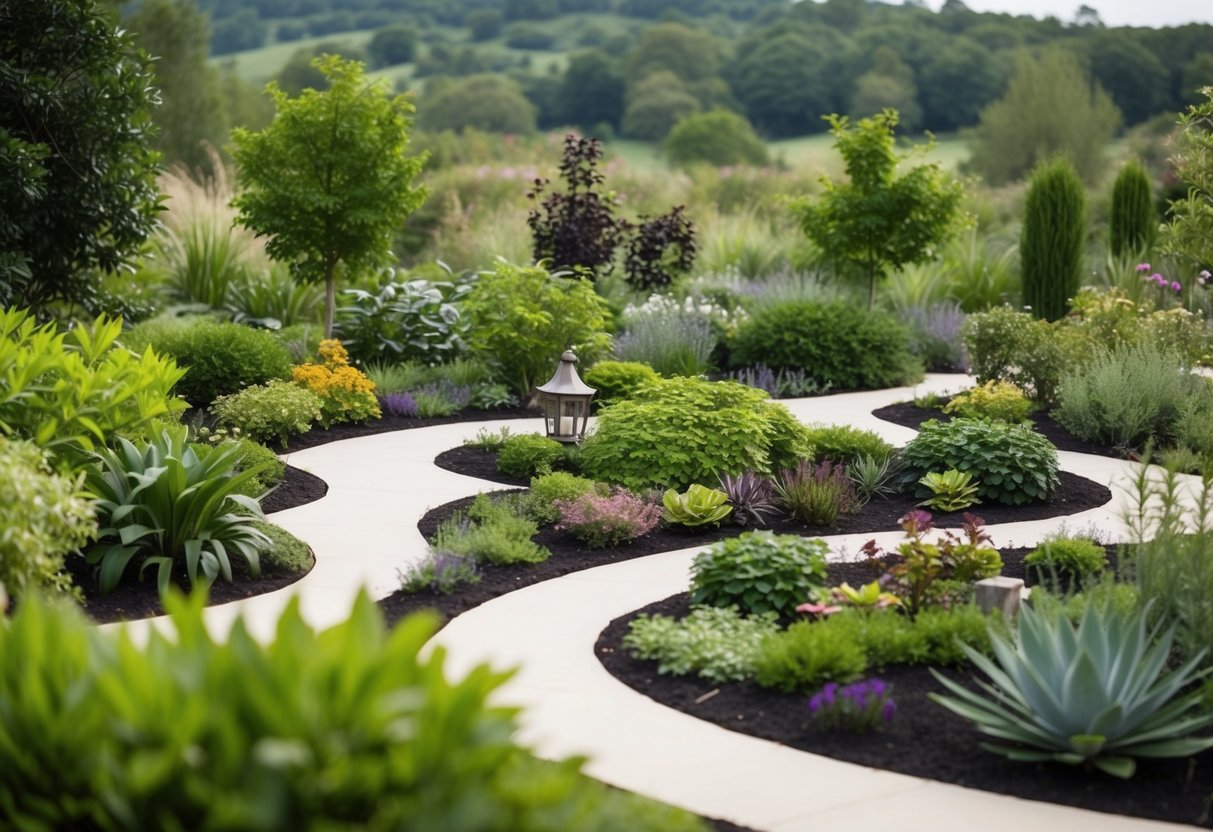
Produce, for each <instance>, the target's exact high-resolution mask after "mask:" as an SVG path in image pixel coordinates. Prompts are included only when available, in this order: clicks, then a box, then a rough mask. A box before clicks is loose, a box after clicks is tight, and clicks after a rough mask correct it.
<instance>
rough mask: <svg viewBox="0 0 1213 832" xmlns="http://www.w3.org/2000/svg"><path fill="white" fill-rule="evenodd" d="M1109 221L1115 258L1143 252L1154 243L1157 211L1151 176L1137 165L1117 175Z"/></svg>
mask: <svg viewBox="0 0 1213 832" xmlns="http://www.w3.org/2000/svg"><path fill="white" fill-rule="evenodd" d="M1108 221H1109V227H1108V243H1109V245H1110V247H1111V249H1112V255H1113V256H1114V257H1124V256H1126V255H1133V254H1141V253H1144V252H1145V251H1146V250H1147V249H1148V248H1149V247H1150V244H1151V243H1153V242H1154V233H1155V232H1156V231H1157V230H1158V211H1156V210H1155V208H1154V194H1153V193H1152V191H1151V188H1150V176H1149V174H1147V173H1146V171H1145V168H1143V167H1142V166H1141V165H1139V164H1138V163H1137V162H1129V163H1128V164H1127V165H1125V166H1124V167H1123V168H1121V169H1120V173H1118V174H1116V181H1115V182H1114V183H1113V184H1112V208H1111V213H1110V216H1109V217H1108Z"/></svg>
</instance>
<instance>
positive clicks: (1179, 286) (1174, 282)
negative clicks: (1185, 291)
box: [1171, 280, 1183, 292]
mask: <svg viewBox="0 0 1213 832" xmlns="http://www.w3.org/2000/svg"><path fill="white" fill-rule="evenodd" d="M1182 288H1183V285H1182V284H1181V283H1180V282H1179V281H1178V280H1172V281H1171V291H1172V292H1178V291H1179V290H1180V289H1182Z"/></svg>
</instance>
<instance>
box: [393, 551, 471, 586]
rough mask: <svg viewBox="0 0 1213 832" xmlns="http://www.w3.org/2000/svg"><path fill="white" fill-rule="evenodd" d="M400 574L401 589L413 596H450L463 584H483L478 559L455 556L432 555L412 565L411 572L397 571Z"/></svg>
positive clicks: (451, 554)
mask: <svg viewBox="0 0 1213 832" xmlns="http://www.w3.org/2000/svg"><path fill="white" fill-rule="evenodd" d="M396 574H397V575H398V576H399V578H400V588H401V589H402V590H404V591H405V592H409V593H418V592H422V591H424V590H427V589H429V590H433V591H434V592H437V593H439V594H441V595H450V594H451V593H452V592H454V591H455V590H456V589H457V588H458V587H460V586H461V585H463V584H475V583H479V582H480V569H479V568H478V567H477V566H476V558H475V557H473V556H472V555H461V554H457V553H455V552H444V551H431V552H430V553H429V555H427V556H426V557H425V558H424V559H423V560H421V561H420V562H418V563H413V564H410V565H409V567H408V569H407V570H404V571H401V570H397V571H396Z"/></svg>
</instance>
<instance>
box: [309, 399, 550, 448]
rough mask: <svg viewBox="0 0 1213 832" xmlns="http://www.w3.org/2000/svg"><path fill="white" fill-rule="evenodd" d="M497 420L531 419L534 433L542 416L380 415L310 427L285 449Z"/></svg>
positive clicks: (522, 411)
mask: <svg viewBox="0 0 1213 832" xmlns="http://www.w3.org/2000/svg"><path fill="white" fill-rule="evenodd" d="M500 419H534V420H535V430H537V431H538V430H542V428H543V423H542V417H541V416H540V413H539V411H538V410H531V409H529V408H525V407H504V408H498V409H497V410H475V409H473V408H470V407H467V408H464V409H463V410H461V411H459V412H458V413H455V414H452V415H450V416H442V417H437V418H433V419H408V418H405V417H403V416H390V415H387V414H384V416H383V418H382V419H371V420H369V421H366V422H358V423H353V422H345V423H342V424H337V425H333V426H332V427H331V428H328V429H327V430H325V429H321V428H312V429H311V430H309V431H308V432H307V433H301V434H299V435H298V436H293V437H291V441H290V443H289V444H288V445H287V446H286V452H287V453H293V452H294V451H302V450H304V449H306V448H315V447H317V446H319V445H327V444H328V443H329V442H337V441H338V440H341V439H354V438H356V437H359V436H374V435H375V434H378V433H391V432H392V431H396V430H411V429H413V428H428V427H432V426H434V425H453V424H456V423H458V422H491V421H497V420H500Z"/></svg>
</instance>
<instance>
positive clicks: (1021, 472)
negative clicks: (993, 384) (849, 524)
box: [899, 419, 1058, 506]
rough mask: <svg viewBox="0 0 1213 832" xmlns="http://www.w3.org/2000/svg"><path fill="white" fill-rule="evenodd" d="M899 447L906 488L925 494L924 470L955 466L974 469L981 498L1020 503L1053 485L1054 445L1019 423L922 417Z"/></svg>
mask: <svg viewBox="0 0 1213 832" xmlns="http://www.w3.org/2000/svg"><path fill="white" fill-rule="evenodd" d="M919 431H920V432H919V434H918V436H916V437H914V439H913V440H911V441H910V443H909V444H908V445H906V447H905V449H904V450H902V452H901V463H902V472H901V474H900V475H899V480H900V482H901V484H902V486H903V487H904V488H907V489H908V488H914V489H915V496H917V497H919V498H924V499H925V498H927V497H930V496H931V492H930V489H928V488H927V487H926V486H924V485H921V484H919V482H918V481H919V480H920V479H922V478H923V477H924V476H925V475H926V474H928V473H930V472H932V471H934V472H942V471H947V470H948V469H950V468H955V469H956V470H958V471H964V472H966V473H969V474H972V475H973V477H974V478H975V479H976V480H977V494H978V496H979V497H980V498H981V499H982V500H986V501H989V502H994V503H1002V504H1003V505H1012V506H1018V505H1023V504H1024V503H1031V502H1037V501H1040V500H1045V499H1047V498H1048V497H1049V495H1050V494H1052V493H1053V489H1055V488H1056V487H1057V484H1058V478H1057V471H1058V462H1057V449H1056V448H1054V447H1053V443H1051V442H1050V441H1049V440H1048V439H1045V438H1044V437H1043V436H1041V435H1040V434H1039V433H1036V432H1035V431H1033V430H1032V429H1031V428H1028V427H1025V426H1023V425H1011V424H1007V423H1006V422H989V421H985V420H983V419H953V420H952V421H951V422H947V423H943V422H938V421H936V420H934V419H931V420H930V421H928V422H924V423H923V424H922V426H921V427H920V429H919Z"/></svg>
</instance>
